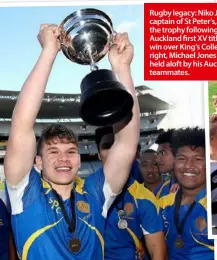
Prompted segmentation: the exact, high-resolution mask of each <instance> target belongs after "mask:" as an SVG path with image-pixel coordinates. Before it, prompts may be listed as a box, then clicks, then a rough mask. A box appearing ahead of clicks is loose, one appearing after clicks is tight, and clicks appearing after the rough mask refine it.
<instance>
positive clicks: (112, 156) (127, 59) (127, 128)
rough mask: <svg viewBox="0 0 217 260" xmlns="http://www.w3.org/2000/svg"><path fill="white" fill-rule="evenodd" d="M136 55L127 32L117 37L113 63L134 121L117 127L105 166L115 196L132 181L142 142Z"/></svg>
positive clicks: (111, 55) (106, 176) (113, 50)
mask: <svg viewBox="0 0 217 260" xmlns="http://www.w3.org/2000/svg"><path fill="white" fill-rule="evenodd" d="M133 55H134V50H133V45H132V44H131V43H130V41H129V39H128V35H127V33H123V34H117V35H116V38H115V46H114V47H113V48H112V49H111V50H110V52H109V60H110V63H111V66H112V70H113V71H114V72H115V73H116V74H117V76H118V78H119V80H120V82H121V83H123V85H124V86H125V87H126V88H127V90H128V91H129V92H130V94H131V95H132V97H133V100H134V106H133V109H132V118H131V120H130V121H129V122H128V123H127V124H126V122H124V121H123V122H120V123H118V124H116V125H114V134H115V140H114V144H113V146H112V148H111V149H110V151H109V155H108V158H107V160H106V163H105V165H104V174H105V179H106V181H107V183H109V184H110V187H111V189H112V192H113V193H118V192H119V191H120V190H121V189H122V187H123V185H124V183H125V182H126V180H127V179H128V176H129V173H130V168H131V166H132V163H133V160H134V158H135V155H136V151H137V146H138V142H139V135H140V112H139V105H138V100H137V97H136V93H135V88H134V84H133V80H132V76H131V69H130V64H131V61H132V59H133ZM111 102H112V100H111Z"/></svg>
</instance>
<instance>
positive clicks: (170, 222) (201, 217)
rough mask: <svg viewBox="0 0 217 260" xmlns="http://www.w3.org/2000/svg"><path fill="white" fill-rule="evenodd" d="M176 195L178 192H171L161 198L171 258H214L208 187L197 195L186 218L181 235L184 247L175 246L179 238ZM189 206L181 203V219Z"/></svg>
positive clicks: (190, 259) (208, 259)
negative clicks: (208, 218) (194, 203)
mask: <svg viewBox="0 0 217 260" xmlns="http://www.w3.org/2000/svg"><path fill="white" fill-rule="evenodd" d="M175 197H176V193H171V194H169V195H167V196H164V197H163V198H161V199H160V200H159V206H160V213H161V215H162V217H163V221H164V233H165V239H166V243H167V246H168V255H169V260H183V259H189V260H196V259H197V260H205V259H206V260H214V240H210V239H208V230H207V199H206V189H203V190H202V191H201V192H200V193H199V194H198V195H197V196H196V198H195V200H196V205H195V207H194V208H193V210H192V211H191V213H190V214H189V216H188V217H187V219H186V222H185V225H184V229H183V234H182V236H181V239H182V241H183V242H184V247H183V248H176V246H175V241H176V239H177V238H178V233H177V229H176V226H175V224H174V208H175ZM189 206H190V205H181V207H180V210H179V216H180V221H181V220H182V219H183V217H184V216H185V214H186V212H187V210H188V209H189Z"/></svg>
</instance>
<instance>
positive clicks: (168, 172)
mask: <svg viewBox="0 0 217 260" xmlns="http://www.w3.org/2000/svg"><path fill="white" fill-rule="evenodd" d="M173 132H174V130H173V129H169V130H167V131H163V132H162V133H160V134H159V136H158V138H157V140H156V142H155V143H156V144H158V150H157V152H158V156H157V165H158V169H159V172H160V175H161V177H162V181H163V183H162V184H161V185H159V186H158V187H157V188H156V190H155V195H156V197H157V198H161V197H163V196H165V195H167V194H169V193H170V192H175V191H176V190H177V188H178V185H177V183H176V180H175V177H174V173H173V163H174V156H173V153H172V146H171V143H172V136H173Z"/></svg>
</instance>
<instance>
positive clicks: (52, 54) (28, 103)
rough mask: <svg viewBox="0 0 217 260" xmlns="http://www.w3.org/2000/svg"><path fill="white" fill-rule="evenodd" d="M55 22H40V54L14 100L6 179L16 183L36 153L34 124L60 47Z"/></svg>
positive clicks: (26, 170) (21, 177) (26, 171)
mask: <svg viewBox="0 0 217 260" xmlns="http://www.w3.org/2000/svg"><path fill="white" fill-rule="evenodd" d="M58 36H59V28H58V27H57V26H56V25H41V28H40V32H39V35H38V40H39V42H40V44H41V46H42V51H41V54H40V57H39V59H38V61H37V63H36V65H35V67H34V68H33V70H32V72H31V73H30V75H29V76H28V78H27V80H26V82H25V83H24V85H23V87H22V89H21V92H20V94H19V98H18V100H17V102H16V105H15V108H14V111H13V115H12V119H11V130H10V136H9V140H8V146H7V153H6V158H5V164H4V167H5V175H6V179H7V182H8V183H9V184H10V185H12V186H16V185H18V184H19V183H20V182H21V181H22V180H23V178H24V177H25V176H26V175H27V174H28V173H29V172H30V170H31V168H32V166H33V163H34V156H35V149H36V139H35V134H34V129H33V126H34V123H35V120H36V117H37V114H38V112H39V110H40V107H41V103H42V100H43V96H44V93H45V88H46V84H47V81H48V77H49V75H50V72H51V69H52V66H53V62H54V60H55V58H56V55H57V53H58V51H59V50H60V44H59V42H58V40H57V37H58Z"/></svg>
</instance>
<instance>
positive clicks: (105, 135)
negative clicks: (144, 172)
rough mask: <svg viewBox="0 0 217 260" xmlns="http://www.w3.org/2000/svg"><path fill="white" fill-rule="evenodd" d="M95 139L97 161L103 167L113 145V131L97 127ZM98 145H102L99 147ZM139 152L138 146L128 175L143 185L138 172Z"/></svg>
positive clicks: (107, 127)
mask: <svg viewBox="0 0 217 260" xmlns="http://www.w3.org/2000/svg"><path fill="white" fill-rule="evenodd" d="M95 138H96V145H97V148H98V151H101V152H100V153H98V157H99V160H100V161H101V162H102V164H103V165H104V163H105V160H106V159H107V157H108V152H109V149H110V148H111V146H112V145H113V143H114V131H113V127H112V126H106V127H99V128H97V129H96V132H95ZM100 145H102V146H101V147H100ZM140 150H141V146H140V144H138V146H137V151H136V156H135V160H134V161H133V164H132V167H131V170H130V175H131V177H132V178H133V179H134V180H136V181H138V182H139V183H143V178H142V177H141V174H140V170H139V158H140Z"/></svg>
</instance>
